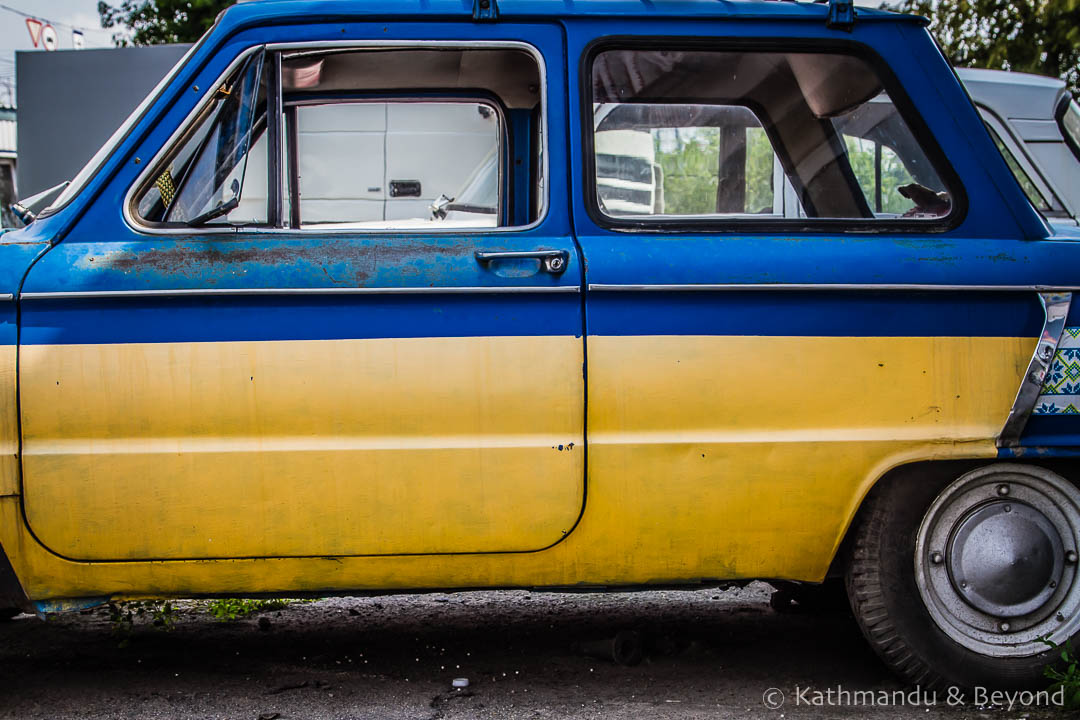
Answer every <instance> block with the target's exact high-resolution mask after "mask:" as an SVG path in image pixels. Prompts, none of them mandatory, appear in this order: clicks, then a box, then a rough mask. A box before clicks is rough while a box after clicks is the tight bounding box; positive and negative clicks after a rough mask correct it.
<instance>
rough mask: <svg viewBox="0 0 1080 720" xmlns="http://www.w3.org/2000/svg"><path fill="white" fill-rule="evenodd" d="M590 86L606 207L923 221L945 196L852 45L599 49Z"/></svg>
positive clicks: (704, 214) (938, 210) (679, 213)
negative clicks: (820, 50) (830, 50)
mask: <svg viewBox="0 0 1080 720" xmlns="http://www.w3.org/2000/svg"><path fill="white" fill-rule="evenodd" d="M592 90H593V101H594V104H593V132H594V136H593V137H594V143H593V145H594V153H595V157H594V159H595V172H596V187H597V195H598V197H597V201H598V203H599V205H600V209H601V211H602V212H603V213H605V214H607V215H609V216H611V217H637V218H645V219H647V218H648V216H659V217H682V218H703V219H704V218H709V217H715V216H723V217H732V218H739V217H744V218H752V217H762V216H779V217H812V218H813V217H817V218H850V219H875V218H905V219H923V220H933V219H938V218H941V217H943V216H945V215H947V214H949V212H950V210H951V207H952V201H951V197H950V194H949V192H948V191H947V189H946V187H945V185H944V183H943V182H942V181H941V179H940V176H939V175H938V173H937V171H936V169H935V168H934V167H933V165H932V164H931V163H930V161H929V159H928V158H927V156H926V154H925V152H924V151H923V149H922V147H921V146H920V145H919V144H918V142H917V141H916V140H915V137H914V135H913V134H912V133H911V130H910V129H909V128H908V126H907V124H906V123H905V121H904V120H903V118H902V117H901V116H900V114H899V112H898V111H897V110H896V108H895V106H894V105H893V103H892V101H891V100H890V98H889V96H888V94H887V93H886V92H885V91H884V89H883V87H882V85H881V83H880V81H879V79H878V77H877V75H876V74H875V73H874V71H873V70H872V69H871V68H870V67H869V66H868V65H867V64H866V63H864V62H863V61H862V60H859V59H857V58H854V57H848V56H845V55H833V54H811V53H768V52H719V51H716V52H714V51H677V50H671V51H665V50H611V51H606V52H601V53H600V54H599V55H598V56H597V57H596V60H595V62H594V64H593V68H592ZM646 168H651V172H649V171H648V170H647V169H646ZM785 186H786V187H790V188H791V189H792V195H793V198H792V200H791V201H788V202H787V204H785V193H784V192H782V190H783V188H784V187H785Z"/></svg>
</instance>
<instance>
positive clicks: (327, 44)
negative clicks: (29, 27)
mask: <svg viewBox="0 0 1080 720" xmlns="http://www.w3.org/2000/svg"><path fill="white" fill-rule="evenodd" d="M260 48H265V49H266V50H267V52H275V51H284V50H321V49H331V50H332V49H348V48H363V49H379V48H386V49H409V48H416V49H429V48H444V49H466V50H468V49H476V50H499V49H504V50H505V49H511V50H520V51H522V52H525V53H528V54H529V56H530V57H532V58H533V60H534V61H535V62H536V65H537V69H538V70H539V72H540V132H541V139H542V153H543V165H542V173H541V187H542V192H541V205H540V211H539V213H538V214H537V218H536V220H534V221H533V222H531V223H529V224H528V225H514V226H508V227H496V228H460V227H453V228H449V227H448V228H424V229H423V230H422V231H416V230H409V229H370V230H366V229H350V230H321V231H320V230H317V229H314V228H311V229H308V230H304V229H303V228H300V229H298V230H294V229H292V228H271V227H266V226H251V227H240V226H232V225H219V226H216V227H186V226H178V227H154V226H152V225H148V224H146V223H144V222H142V221H141V220H140V218H139V217H138V214H137V213H136V212H134V210H135V208H137V206H138V200H137V199H136V197H135V193H136V192H137V191H138V190H139V188H142V187H145V186H146V185H147V181H148V179H149V178H150V176H151V175H152V174H153V173H154V172H155V171H156V170H157V169H158V168H159V167H160V166H161V164H162V163H163V162H164V160H165V158H166V157H168V155H169V152H170V151H171V150H172V149H173V148H175V147H176V143H177V142H179V140H180V138H181V137H182V136H183V135H184V134H185V133H186V132H187V131H188V130H189V129H190V128H191V125H192V123H193V122H194V121H195V119H196V118H197V117H198V116H199V114H200V113H201V112H202V111H203V110H204V109H205V108H206V106H207V105H208V104H209V103H210V102H211V100H213V97H214V93H213V92H211V91H207V92H206V93H205V94H204V96H203V97H202V98H201V99H200V100H199V102H198V103H196V105H195V107H194V108H192V110H191V112H189V113H188V114H187V116H186V117H185V118H184V120H183V121H182V122H181V123H180V125H179V126H178V127H177V129H176V130H175V131H174V132H173V133H172V135H170V136H169V139H168V140H166V141H165V143H164V144H162V146H161V147H160V148H159V149H158V151H157V152H156V153H155V154H154V156H153V158H152V159H151V160H150V162H148V163H146V165H145V167H144V168H143V171H142V172H141V173H139V175H138V177H136V178H135V182H133V183H132V184H131V187H129V188H128V190H127V192H126V193H125V195H124V202H123V216H124V222H125V223H126V224H127V226H128V227H129V228H130V229H131V230H134V231H135V232H137V233H140V234H142V235H151V236H165V237H167V236H174V235H183V236H187V237H190V236H193V235H222V234H230V233H231V234H245V233H250V234H259V235H263V234H288V235H292V236H296V235H298V234H309V233H310V234H317V235H321V236H324V237H333V236H355V235H386V234H398V233H407V234H409V235H427V234H431V235H442V234H455V233H456V234H459V235H460V234H462V233H463V232H465V233H467V234H469V235H494V234H500V233H506V232H525V231H528V230H532V229H534V228H537V227H539V226H540V225H541V224H542V223H543V222H544V221H545V220H546V219H547V216H548V212H549V209H550V208H549V206H550V196H551V191H550V186H551V179H550V168H549V163H550V158H551V153H550V151H549V149H548V148H549V138H550V135H551V133H550V129H549V123H548V112H549V110H548V71H547V63H545V62H544V56H543V54H542V53H541V52H540V50H539V49H538V48H537V47H536V46H535V45H532V44H531V43H527V42H523V41H520V40H322V41H319V40H314V41H309V42H295V43H270V44H265V45H255V46H253V47H249V48H247V49H245V50H244V51H243V52H241V53H240V54H239V55H237V56H236V57H235V58H234V59H233V61H232V62H231V63H229V66H228V67H227V68H226V69H225V70H224V71H223V72H222V73H221V74H220V75H219V76H218V77H217V79H216V80H214V82H213V83H211V84H210V85H209V86H208V88H211V89H212V88H216V87H218V86H220V85H221V83H222V82H224V81H225V79H226V78H227V77H228V76H229V75H230V74H232V73H233V72H235V70H236V68H237V67H239V65H240V64H241V63H242V62H243V61H244V60H245V59H246V58H247V57H248V56H249V55H251V54H252V53H254V52H256V51H258V50H259V49H260Z"/></svg>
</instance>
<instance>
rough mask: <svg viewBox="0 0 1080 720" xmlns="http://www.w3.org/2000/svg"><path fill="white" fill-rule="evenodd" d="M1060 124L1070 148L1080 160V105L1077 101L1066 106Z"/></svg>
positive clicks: (1072, 101)
mask: <svg viewBox="0 0 1080 720" xmlns="http://www.w3.org/2000/svg"><path fill="white" fill-rule="evenodd" d="M1058 122H1059V124H1060V125H1061V134H1062V135H1064V136H1065V141H1066V142H1067V143H1068V145H1069V148H1070V149H1071V150H1072V151H1073V154H1074V155H1076V158H1077V159H1078V160H1080V105H1077V104H1076V101H1075V100H1070V101H1069V102H1068V104H1067V105H1065V106H1064V112H1062V113H1061V114H1060V115H1059V121H1058Z"/></svg>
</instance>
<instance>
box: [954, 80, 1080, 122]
mask: <svg viewBox="0 0 1080 720" xmlns="http://www.w3.org/2000/svg"><path fill="white" fill-rule="evenodd" d="M956 74H957V75H958V76H959V77H960V80H961V82H963V83H964V87H966V88H967V90H968V93H970V94H971V97H972V99H973V100H974V101H975V102H977V103H978V104H980V105H984V106H986V107H988V108H990V109H991V110H993V111H994V112H995V113H997V114H998V115H1000V116H1002V117H1005V118H1013V119H1018V120H1053V119H1054V112H1055V111H1056V110H1057V108H1058V104H1059V103H1060V102H1061V97H1062V95H1067V94H1068V92H1069V91H1068V90H1067V89H1066V88H1065V83H1064V82H1062V81H1061V80H1058V79H1057V78H1051V77H1043V76H1042V75H1031V74H1029V73H1019V72H1006V71H1004V70H984V69H981V68H957V70H956Z"/></svg>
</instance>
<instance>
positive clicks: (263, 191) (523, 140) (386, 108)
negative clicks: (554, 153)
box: [129, 43, 546, 231]
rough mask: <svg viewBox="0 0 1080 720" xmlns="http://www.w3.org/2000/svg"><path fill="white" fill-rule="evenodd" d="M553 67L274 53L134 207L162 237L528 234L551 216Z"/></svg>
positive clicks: (447, 55) (228, 85)
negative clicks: (185, 230)
mask: <svg viewBox="0 0 1080 720" xmlns="http://www.w3.org/2000/svg"><path fill="white" fill-rule="evenodd" d="M515 45H517V44H515ZM541 72H542V71H541V64H540V62H539V61H538V60H537V56H535V55H534V54H532V53H531V52H530V51H528V50H526V49H524V48H523V47H501V46H499V45H498V44H496V43H492V47H491V48H479V47H470V48H454V47H427V48H420V47H417V48H397V47H395V48H377V47H364V48H354V49H350V48H344V49H343V48H340V47H336V46H335V47H332V48H327V49H319V48H314V49H304V50H299V51H296V50H281V51H274V50H273V49H270V50H267V51H265V52H260V53H258V54H257V57H252V58H251V59H249V60H247V61H245V62H244V63H243V64H242V66H241V67H240V68H239V69H238V70H237V71H236V72H235V73H233V75H232V76H231V77H230V78H229V79H228V80H227V81H226V82H224V83H223V84H222V87H221V88H219V89H217V90H216V91H215V94H214V95H213V96H212V97H211V98H209V102H204V103H203V106H202V109H201V110H200V111H199V112H198V114H197V116H196V117H194V118H193V119H191V120H189V122H188V127H187V129H186V130H184V131H183V132H182V133H181V134H180V135H179V139H178V140H177V141H176V142H175V143H174V145H175V147H173V148H171V149H170V150H169V151H168V152H167V153H164V157H165V158H166V159H165V160H164V161H162V162H160V163H159V166H158V167H157V168H155V170H154V171H153V172H152V173H149V174H148V175H147V176H146V177H144V178H142V179H141V183H142V184H141V189H140V190H138V191H137V192H136V194H135V195H134V197H133V202H132V205H130V206H129V207H132V208H133V209H134V212H133V214H134V215H136V219H138V220H141V221H142V222H143V224H144V225H145V226H147V228H148V229H150V230H153V229H154V228H155V227H159V228H160V227H191V226H202V227H213V226H221V225H228V226H233V227H236V228H237V229H242V228H244V227H260V226H261V227H266V226H269V227H278V228H286V227H287V228H291V229H295V230H309V231H320V230H327V231H334V230H361V231H362V230H393V229H400V230H406V231H425V230H458V229H463V228H476V229H494V228H502V227H520V226H526V225H530V224H532V223H534V222H536V221H537V220H538V219H539V216H540V215H541V214H542V212H543V210H544V209H545V208H546V202H545V195H544V192H545V191H544V184H545V178H544V175H545V170H546V168H545V161H546V157H545V155H546V154H545V152H544V148H543V142H544V131H543V124H544V120H545V115H544V108H543V90H542V88H543V79H542V77H541ZM268 98H269V102H268ZM267 107H272V108H274V110H273V111H271V112H269V113H267Z"/></svg>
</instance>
